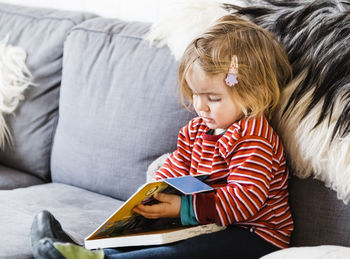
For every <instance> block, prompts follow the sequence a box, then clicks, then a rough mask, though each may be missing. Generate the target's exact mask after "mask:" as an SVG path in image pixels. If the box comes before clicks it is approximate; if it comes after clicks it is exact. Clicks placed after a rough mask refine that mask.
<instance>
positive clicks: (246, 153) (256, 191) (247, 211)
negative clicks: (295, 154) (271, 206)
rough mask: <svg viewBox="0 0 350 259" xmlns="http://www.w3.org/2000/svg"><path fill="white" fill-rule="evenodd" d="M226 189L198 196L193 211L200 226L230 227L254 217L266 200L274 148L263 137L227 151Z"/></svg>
mask: <svg viewBox="0 0 350 259" xmlns="http://www.w3.org/2000/svg"><path fill="white" fill-rule="evenodd" d="M223 155H225V156H226V157H225V160H226V162H227V164H228V165H229V176H228V178H227V185H226V186H224V187H221V188H218V189H217V190H216V192H212V193H201V194H195V195H194V197H193V207H194V210H195V213H196V218H197V220H198V222H199V223H200V224H208V223H213V222H215V223H217V224H219V225H224V226H226V225H229V224H232V223H235V222H243V221H247V220H249V218H251V217H253V216H254V215H255V214H256V213H257V212H258V211H259V210H260V209H261V207H262V206H263V205H264V203H265V202H266V200H267V197H268V193H269V188H270V182H271V174H272V165H273V148H272V146H271V144H270V142H269V141H268V140H266V139H264V138H262V137H257V136H247V137H244V138H242V139H241V140H239V141H238V143H236V144H235V146H234V147H233V148H232V150H230V151H227V150H226V151H225V152H224V154H223Z"/></svg>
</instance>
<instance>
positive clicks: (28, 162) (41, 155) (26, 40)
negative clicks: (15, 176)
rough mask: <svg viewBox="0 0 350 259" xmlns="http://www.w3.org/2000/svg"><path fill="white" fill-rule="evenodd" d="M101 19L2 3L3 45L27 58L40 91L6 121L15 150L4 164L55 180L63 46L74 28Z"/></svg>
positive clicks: (4, 156)
mask: <svg viewBox="0 0 350 259" xmlns="http://www.w3.org/2000/svg"><path fill="white" fill-rule="evenodd" d="M92 17H95V15H92V14H86V13H77V12H66V11H58V10H52V9H43V8H30V7H24V6H23V7H22V6H17V5H16V6H15V5H9V4H0V25H1V26H0V40H2V39H4V38H5V37H6V36H7V35H9V42H8V44H11V45H14V46H19V47H21V48H23V49H24V50H25V51H26V53H27V59H26V64H27V67H28V69H29V70H30V72H31V73H32V76H33V79H32V81H33V82H34V83H35V84H37V86H35V87H33V86H31V87H29V88H28V89H27V90H26V91H25V93H24V95H25V100H24V101H22V102H21V103H20V105H19V107H17V109H16V111H15V113H14V114H13V115H12V114H11V115H9V116H6V123H7V125H8V126H9V129H10V132H11V134H12V137H13V145H7V146H6V147H5V148H4V150H1V151H0V164H3V165H6V166H9V167H12V168H16V169H18V170H21V171H25V172H28V173H31V174H33V175H36V176H38V177H40V178H41V179H43V180H49V179H50V174H49V173H50V152H51V147H52V139H53V133H54V131H55V128H56V121H57V114H58V97H59V87H60V82H61V71H62V56H63V42H64V40H65V38H66V35H67V33H68V32H69V31H70V29H71V28H72V27H74V26H75V25H77V24H79V23H80V22H82V21H84V20H86V19H88V18H92Z"/></svg>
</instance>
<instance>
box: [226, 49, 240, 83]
mask: <svg viewBox="0 0 350 259" xmlns="http://www.w3.org/2000/svg"><path fill="white" fill-rule="evenodd" d="M237 76H238V58H237V56H236V55H233V56H232V59H231V64H230V68H229V70H228V73H227V76H226V79H225V82H226V84H227V85H228V86H229V87H232V86H234V85H235V84H238V80H237Z"/></svg>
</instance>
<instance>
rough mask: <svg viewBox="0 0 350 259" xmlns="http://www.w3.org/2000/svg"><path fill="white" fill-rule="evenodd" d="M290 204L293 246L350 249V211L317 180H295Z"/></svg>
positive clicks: (292, 183)
mask: <svg viewBox="0 0 350 259" xmlns="http://www.w3.org/2000/svg"><path fill="white" fill-rule="evenodd" d="M289 190H290V201H291V207H292V213H293V218H294V222H295V230H294V232H293V234H292V244H291V245H292V246H314V245H343V246H348V247H349V246H350V220H349V219H350V207H349V206H347V205H345V204H344V203H343V201H341V200H338V199H337V194H336V192H334V191H332V190H330V189H328V188H327V187H325V186H324V183H322V182H320V181H318V180H314V179H311V178H309V179H299V178H293V179H292V181H291V182H290V188H289Z"/></svg>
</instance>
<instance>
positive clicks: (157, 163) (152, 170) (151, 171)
mask: <svg viewBox="0 0 350 259" xmlns="http://www.w3.org/2000/svg"><path fill="white" fill-rule="evenodd" d="M169 156H170V154H169V153H166V154H164V155H161V156H160V157H158V158H157V159H156V160H154V161H153V162H152V163H151V164H150V165H149V166H148V169H147V173H146V178H147V179H146V180H147V183H149V182H152V181H154V175H155V174H156V172H157V170H158V169H159V168H161V167H162V166H163V164H164V162H165V160H166V159H167V158H168V157H169Z"/></svg>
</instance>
